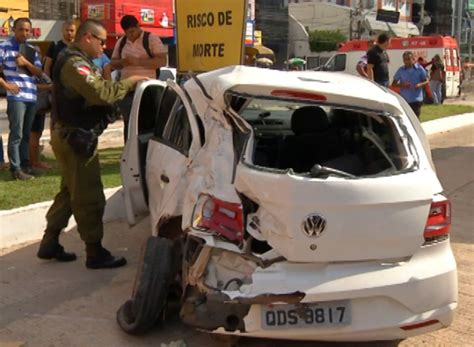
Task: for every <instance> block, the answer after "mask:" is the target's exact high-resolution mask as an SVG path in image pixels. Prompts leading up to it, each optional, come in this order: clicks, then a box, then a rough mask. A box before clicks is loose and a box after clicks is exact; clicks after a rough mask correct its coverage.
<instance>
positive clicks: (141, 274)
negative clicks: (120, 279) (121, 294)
mask: <svg viewBox="0 0 474 347" xmlns="http://www.w3.org/2000/svg"><path fill="white" fill-rule="evenodd" d="M172 254H173V241H172V240H169V239H165V238H161V237H154V236H150V237H149V238H148V239H147V241H146V244H145V246H144V248H143V250H142V256H141V260H140V263H139V267H138V270H137V276H136V278H135V285H134V289H133V294H132V298H131V299H130V300H127V301H126V302H125V303H124V304H123V305H122V306H120V308H119V310H118V311H117V323H118V325H119V326H120V328H121V329H122V330H123V331H125V332H126V333H128V334H131V335H139V334H143V333H145V332H146V331H148V330H150V329H151V328H152V327H153V326H154V325H155V323H156V322H157V321H158V320H159V318H160V317H161V313H162V312H163V309H164V308H165V305H166V298H167V296H168V292H169V288H170V284H171V283H172V281H173V278H174V274H175V270H174V268H173V261H172V260H173V256H172Z"/></svg>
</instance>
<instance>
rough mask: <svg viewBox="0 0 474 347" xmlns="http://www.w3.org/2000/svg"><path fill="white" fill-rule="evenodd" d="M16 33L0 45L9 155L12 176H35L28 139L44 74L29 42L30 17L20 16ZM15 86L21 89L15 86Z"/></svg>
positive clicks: (14, 29)
mask: <svg viewBox="0 0 474 347" xmlns="http://www.w3.org/2000/svg"><path fill="white" fill-rule="evenodd" d="M13 32H14V36H13V37H11V38H10V39H8V40H6V41H5V42H3V43H1V44H0V67H1V68H2V69H3V74H4V76H5V83H6V84H8V85H9V86H10V88H6V90H7V115H8V121H9V124H10V134H9V137H8V158H9V160H10V171H11V173H12V177H13V178H14V179H17V180H28V179H31V178H33V176H32V175H31V173H32V169H31V166H30V163H29V160H28V142H29V139H30V130H31V125H32V124H33V120H34V117H35V108H36V79H35V76H38V77H40V76H41V74H42V70H41V61H40V59H39V56H38V53H37V52H36V50H35V49H34V47H33V46H31V45H29V44H27V43H26V40H27V38H28V37H29V35H30V32H31V21H30V19H29V18H17V19H16V20H15V22H14V25H13ZM13 85H16V86H18V87H19V88H18V89H17V88H14V87H13Z"/></svg>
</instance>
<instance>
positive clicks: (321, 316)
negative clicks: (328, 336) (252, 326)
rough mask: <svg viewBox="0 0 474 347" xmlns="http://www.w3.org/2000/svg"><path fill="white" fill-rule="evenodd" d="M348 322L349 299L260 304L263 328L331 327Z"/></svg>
mask: <svg viewBox="0 0 474 347" xmlns="http://www.w3.org/2000/svg"><path fill="white" fill-rule="evenodd" d="M350 323H351V303H350V300H343V301H326V302H318V303H308V304H297V305H292V304H290V305H272V306H262V328H263V329H265V330H272V329H290V328H316V327H328V326H331V327H332V326H343V325H348V324H350Z"/></svg>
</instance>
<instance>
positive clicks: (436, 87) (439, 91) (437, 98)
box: [430, 80, 443, 104]
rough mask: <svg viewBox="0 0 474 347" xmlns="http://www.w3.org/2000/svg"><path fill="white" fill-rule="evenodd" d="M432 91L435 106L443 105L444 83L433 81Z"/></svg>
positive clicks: (431, 82) (431, 83) (431, 84)
mask: <svg viewBox="0 0 474 347" xmlns="http://www.w3.org/2000/svg"><path fill="white" fill-rule="evenodd" d="M430 89H431V93H432V94H433V102H434V103H435V104H441V101H442V100H443V83H442V82H441V81H436V80H431V81H430Z"/></svg>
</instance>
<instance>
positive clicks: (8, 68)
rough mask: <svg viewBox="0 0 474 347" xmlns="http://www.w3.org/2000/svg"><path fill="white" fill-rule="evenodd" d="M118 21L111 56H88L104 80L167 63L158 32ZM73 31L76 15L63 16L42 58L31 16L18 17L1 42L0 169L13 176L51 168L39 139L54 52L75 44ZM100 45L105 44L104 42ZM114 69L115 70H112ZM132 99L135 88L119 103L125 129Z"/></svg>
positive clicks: (27, 175) (24, 177)
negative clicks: (1, 125) (3, 124)
mask: <svg viewBox="0 0 474 347" xmlns="http://www.w3.org/2000/svg"><path fill="white" fill-rule="evenodd" d="M121 25H122V29H123V30H124V32H125V35H124V36H123V37H122V38H121V39H120V40H118V42H117V44H116V46H115V48H114V50H113V53H112V56H111V58H112V59H111V58H109V56H107V55H106V54H105V53H103V54H102V55H101V56H100V57H98V58H95V59H93V60H92V62H93V64H94V65H95V68H97V69H99V71H100V72H101V74H102V76H103V78H104V79H106V80H112V77H113V75H114V78H115V79H117V80H121V79H126V78H127V77H128V76H130V75H135V74H137V73H140V74H143V75H145V76H148V75H150V78H154V77H155V76H156V67H155V65H157V66H158V67H159V66H163V65H165V64H166V53H167V51H166V47H165V46H164V45H163V44H162V42H161V40H160V39H159V37H158V36H156V35H154V34H150V33H147V32H145V31H143V30H142V29H141V28H140V27H139V23H138V20H137V19H136V18H135V17H134V16H130V15H126V16H124V17H123V18H122V20H121ZM76 31H77V24H76V22H75V21H74V20H68V21H65V22H64V24H63V27H62V39H61V40H60V41H58V42H53V43H51V44H50V46H49V47H48V50H47V53H46V55H45V56H44V57H42V56H41V52H40V49H39V48H38V47H36V46H33V45H32V44H30V43H28V42H27V39H28V37H29V36H30V32H31V21H30V19H28V18H18V19H17V20H16V21H15V23H14V25H13V33H14V34H13V36H12V37H10V38H9V39H7V40H5V41H4V42H3V43H1V44H0V87H1V88H3V89H4V90H5V91H6V92H7V116H8V123H9V136H8V145H7V148H8V150H7V152H8V159H9V163H8V164H7V163H6V160H5V159H6V156H5V153H4V151H3V139H2V137H1V133H2V130H6V129H0V170H6V169H8V168H9V169H10V171H11V175H12V177H13V178H14V179H18V180H28V179H32V178H34V177H35V176H37V175H41V174H42V173H43V172H44V170H48V169H49V168H50V167H49V165H48V164H47V163H45V162H43V161H41V160H40V138H41V135H42V133H43V130H44V126H45V117H46V115H47V113H48V112H50V111H51V108H52V100H51V98H52V97H51V95H52V93H51V90H52V86H53V79H54V76H53V71H54V64H55V62H56V60H57V58H58V55H59V54H60V53H61V52H62V51H63V50H64V49H65V48H66V47H68V46H70V45H71V44H73V42H74V40H75V36H76ZM102 44H103V45H104V46H105V42H102ZM157 59H158V60H159V61H158V63H157V62H156V61H155V60H157ZM113 70H115V71H117V73H116V74H113V73H112V71H113ZM132 99H133V93H130V95H128V96H127V97H126V98H125V99H124V100H123V101H122V102H121V104H120V110H121V113H122V116H123V119H124V122H125V129H126V128H127V123H128V117H129V113H130V109H131V103H132ZM126 133H127V132H126V131H124V134H126ZM125 136H126V135H125Z"/></svg>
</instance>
